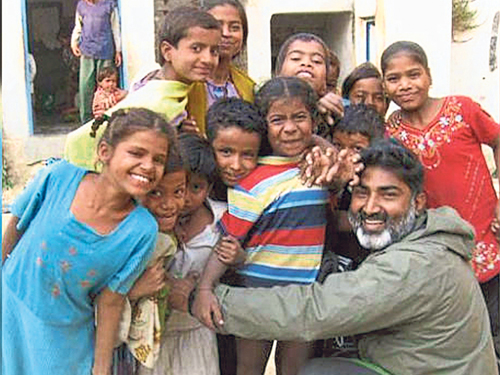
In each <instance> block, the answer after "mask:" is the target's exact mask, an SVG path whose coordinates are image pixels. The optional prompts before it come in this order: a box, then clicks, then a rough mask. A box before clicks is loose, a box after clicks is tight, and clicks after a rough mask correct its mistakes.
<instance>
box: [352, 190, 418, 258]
mask: <svg viewBox="0 0 500 375" xmlns="http://www.w3.org/2000/svg"><path fill="white" fill-rule="evenodd" d="M348 218H349V223H350V224H351V226H352V228H353V231H354V233H356V237H357V238H358V241H359V244H360V245H361V246H362V247H364V248H365V249H370V250H380V249H383V248H384V247H387V246H389V245H390V244H392V243H394V242H398V241H399V240H401V238H403V237H404V236H406V235H407V234H408V233H410V232H411V231H412V230H413V228H414V226H415V221H416V218H417V209H416V207H415V201H413V200H412V202H411V205H410V208H409V209H408V212H407V213H406V215H405V216H403V217H402V218H401V219H399V220H397V221H394V220H393V219H391V218H390V217H389V218H388V220H387V223H386V228H385V229H384V230H383V231H382V232H380V233H367V232H365V230H364V228H363V222H362V219H361V217H360V215H359V212H358V214H356V215H355V214H353V213H352V212H351V210H349V212H348Z"/></svg>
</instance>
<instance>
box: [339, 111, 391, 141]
mask: <svg viewBox="0 0 500 375" xmlns="http://www.w3.org/2000/svg"><path fill="white" fill-rule="evenodd" d="M335 132H344V133H347V134H355V133H360V134H362V135H364V136H365V137H367V138H368V140H369V142H370V143H372V142H373V141H375V140H377V139H380V138H383V137H384V133H385V125H384V120H383V119H382V117H381V116H380V114H379V113H378V112H377V111H376V110H375V109H373V108H371V107H368V106H367V105H366V104H352V105H350V106H347V107H346V108H345V110H344V116H343V117H342V118H341V119H340V120H339V121H338V122H337V123H336V124H335V128H334V129H333V133H335Z"/></svg>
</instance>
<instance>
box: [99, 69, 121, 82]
mask: <svg viewBox="0 0 500 375" xmlns="http://www.w3.org/2000/svg"><path fill="white" fill-rule="evenodd" d="M112 76H116V77H117V78H118V69H116V68H115V67H114V66H105V67H104V68H101V69H99V71H98V72H97V82H99V83H100V82H102V80H103V79H104V78H108V77H112Z"/></svg>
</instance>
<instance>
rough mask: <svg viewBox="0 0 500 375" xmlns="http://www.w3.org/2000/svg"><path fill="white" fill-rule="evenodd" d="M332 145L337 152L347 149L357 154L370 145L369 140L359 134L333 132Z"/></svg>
mask: <svg viewBox="0 0 500 375" xmlns="http://www.w3.org/2000/svg"><path fill="white" fill-rule="evenodd" d="M332 143H333V145H334V146H335V148H336V149H337V150H339V151H341V150H345V149H348V150H352V151H355V152H358V153H359V152H361V150H362V149H364V148H366V147H368V146H369V145H370V139H369V138H368V137H367V136H366V135H363V134H361V133H347V132H343V131H334V133H333V135H332Z"/></svg>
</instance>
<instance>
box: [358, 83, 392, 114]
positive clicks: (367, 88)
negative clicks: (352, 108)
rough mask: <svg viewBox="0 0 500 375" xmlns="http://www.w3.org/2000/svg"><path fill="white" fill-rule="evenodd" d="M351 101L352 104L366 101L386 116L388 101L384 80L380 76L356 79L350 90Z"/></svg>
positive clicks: (365, 102)
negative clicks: (383, 84)
mask: <svg viewBox="0 0 500 375" xmlns="http://www.w3.org/2000/svg"><path fill="white" fill-rule="evenodd" d="M349 101H350V102H351V103H352V104H360V103H364V104H366V105H367V106H369V107H372V108H373V109H375V110H376V111H377V112H378V113H379V114H380V116H382V118H385V113H386V112H387V102H386V101H385V96H384V88H383V87H382V81H381V80H380V79H378V78H375V77H371V78H363V79H360V80H358V81H356V83H355V84H354V85H353V86H352V88H351V91H350V92H349Z"/></svg>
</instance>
